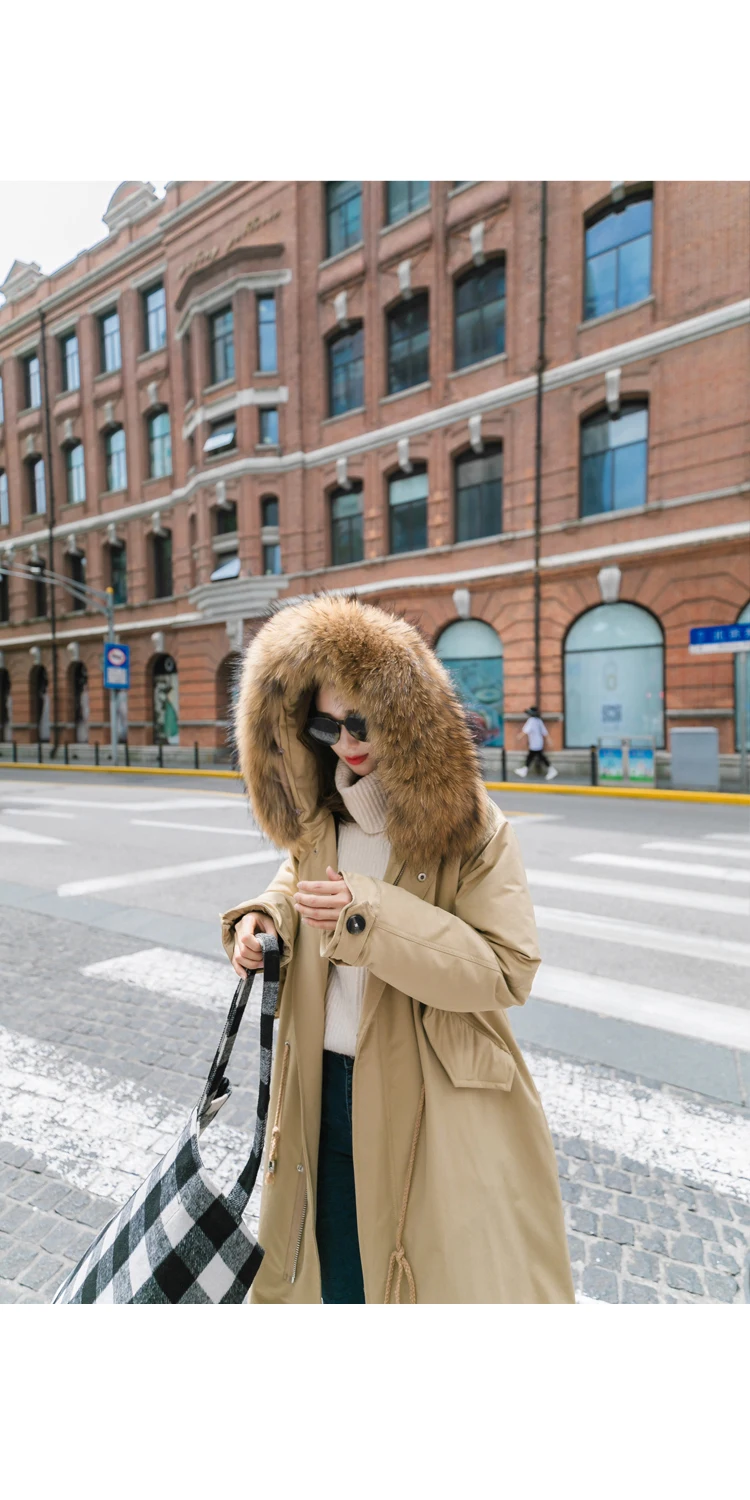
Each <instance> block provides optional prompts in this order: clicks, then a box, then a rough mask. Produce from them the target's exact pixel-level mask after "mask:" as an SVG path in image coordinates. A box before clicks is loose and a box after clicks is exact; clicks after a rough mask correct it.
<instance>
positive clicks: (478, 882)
mask: <svg viewBox="0 0 750 1500" xmlns="http://www.w3.org/2000/svg"><path fill="white" fill-rule="evenodd" d="M322 683H330V684H332V685H333V686H334V687H335V688H336V690H337V691H338V693H339V695H340V697H341V698H342V699H343V700H345V702H346V703H347V705H351V706H352V707H354V708H356V710H357V711H358V712H359V713H361V714H362V715H363V716H364V717H365V718H366V720H367V726H368V739H369V741H370V743H371V744H372V747H373V751H374V753H375V754H376V755H377V757H378V769H377V774H378V776H379V779H380V781H381V784H382V786H383V788H384V790H385V793H386V798H387V803H388V821H387V825H386V835H387V837H388V839H389V841H390V844H391V850H392V853H391V857H390V861H389V864H388V868H387V870H386V874H385V878H384V879H383V880H376V879H373V878H372V877H370V876H366V875H360V874H358V872H357V871H356V870H343V871H342V872H341V873H342V875H343V877H344V879H345V880H346V883H347V885H348V886H349V889H350V890H351V892H352V901H351V903H350V904H349V905H348V906H347V907H346V908H345V909H344V910H343V911H342V912H341V914H340V916H339V919H338V921H337V924H336V928H335V930H334V931H331V932H327V931H321V930H320V929H314V928H312V927H308V926H306V925H305V924H302V923H300V922H299V918H298V914H297V912H296V910H295V907H294V904H293V895H294V891H295V888H296V883H297V881H298V880H299V879H301V880H325V879H326V866H327V865H331V866H332V868H333V869H337V868H338V865H337V838H336V827H335V822H334V817H333V814H332V813H331V811H330V810H329V809H328V808H326V807H322V806H319V805H318V778H317V767H316V762H315V757H314V755H313V754H312V752H311V751H310V750H309V749H308V748H307V747H306V746H304V745H303V744H302V743H301V742H300V740H299V738H298V734H299V732H300V730H301V729H302V728H303V726H304V723H305V720H306V717H307V713H308V710H309V706H310V703H311V699H312V695H313V692H314V690H315V688H316V687H317V686H318V685H320V684H322ZM235 732H236V742H237V746H238V750H239V755H240V763H241V768H242V772H243V775H244V778H245V783H246V786H247V790H248V793H249V797H250V801H251V804H252V808H253V812H254V815H255V818H256V820H257V822H258V824H259V826H260V828H261V829H262V830H263V831H264V832H265V833H266V834H267V835H268V837H269V838H270V839H271V840H272V841H273V843H275V844H276V845H277V846H278V847H279V848H286V849H287V850H288V857H287V858H286V859H285V861H284V863H283V864H282V866H281V868H280V869H279V872H278V874H277V875H276V876H275V878H274V879H273V880H272V881H271V883H270V885H269V886H268V888H267V890H265V891H264V892H263V893H262V894H261V895H260V896H258V897H256V898H254V899H252V900H248V901H245V902H242V903H240V904H239V905H238V906H236V907H234V908H233V909H232V910H231V911H229V912H227V913H226V914H225V915H224V917H223V919H222V923H223V940H224V945H225V947H226V950H227V953H228V954H229V955H230V957H231V954H232V950H233V943H234V938H233V929H234V925H235V923H236V922H237V921H238V920H239V918H240V917H242V916H243V915H244V914H245V913H246V912H249V911H262V912H266V913H267V914H268V915H269V916H270V917H271V918H272V919H273V921H274V924H275V926H276V930H277V932H278V934H279V937H280V939H281V944H282V957H281V979H280V987H279V1012H278V1014H279V1028H278V1040H277V1043H276V1053H275V1059H274V1065H273V1077H272V1088H271V1106H270V1117H269V1118H270V1122H271V1123H272V1126H273V1129H272V1130H271V1132H270V1134H269V1138H268V1141H267V1145H266V1157H265V1159H264V1174H265V1175H264V1187H263V1195H262V1204H261V1217H260V1243H261V1245H262V1246H263V1247H264V1250H265V1256H264V1259H263V1263H262V1265H261V1268H260V1271H259V1273H258V1275H257V1277H256V1280H255V1282H254V1284H253V1287H252V1293H251V1299H250V1300H251V1301H252V1302H256V1303H267V1302H292V1303H296V1302H320V1299H321V1283H320V1267H319V1262H318V1253H317V1245H316V1239H315V1210H316V1179H317V1159H318V1137H319V1132H320V1113H321V1084H322V1057H323V1034H324V1020H325V1014H324V1011H325V1005H324V1002H325V992H326V986H327V978H328V966H329V964H332V963H333V964H354V965H360V966H364V967H366V968H367V970H368V977H367V982H366V986H365V992H364V1000H363V1009H362V1017H361V1023H360V1029H359V1035H358V1040H357V1051H356V1058H355V1063H354V1088H353V1120H352V1134H353V1154H354V1175H355V1183H356V1201H357V1225H358V1232H359V1243H360V1253H361V1258H362V1270H363V1276H364V1287H365V1300H366V1301H367V1302H384V1301H415V1300H416V1301H418V1302H440V1303H457V1302H573V1301H574V1292H573V1285H572V1278H571V1272H570V1262H569V1257H568V1248H567V1241H566V1235H565V1226H564V1220H563V1210H562V1201H561V1195H560V1187H559V1183H558V1177H557V1166H556V1160H555V1153H554V1149H553V1145H552V1139H551V1136H550V1132H549V1129H548V1127H547V1122H546V1120H545V1116H544V1112H543V1109H542V1105H541V1101H540V1098H539V1095H538V1093H537V1090H536V1088H535V1086H534V1083H533V1082H532V1079H531V1077H530V1075H529V1071H528V1069H527V1067H526V1064H525V1062H524V1060H523V1057H522V1056H521V1053H520V1052H519V1049H518V1047H517V1045H516V1043H515V1041H514V1039H513V1032H512V1030H511V1027H510V1025H509V1022H508V1018H507V1010H508V1007H509V1006H511V1005H522V1004H523V1002H524V1000H525V999H526V997H527V995H528V993H529V990H530V988H531V982H532V979H533V977H534V973H535V971H536V968H537V966H538V963H539V952H538V948H537V937H536V928H535V924H534V915H533V909H532V904H531V900H530V897H529V892H528V888H527V885H526V879H525V876H524V871H523V866H522V862H521V858H520V854H519V850H518V845H517V841H516V837H515V834H514V832H513V829H512V828H511V827H510V825H509V824H508V822H507V821H506V819H505V817H504V816H503V814H502V812H501V811H500V810H499V808H498V807H497V806H496V805H495V803H493V802H492V801H491V799H490V798H489V797H488V795H487V792H486V789H485V787H484V785H483V782H482V779H481V772H480V767H479V762H478V758H477V754H476V751H475V749H474V746H473V743H472V740H471V736H470V733H469V730H468V727H467V724H466V721H465V718H464V715H463V712H462V710H461V708H460V705H459V703H458V700H457V698H456V695H455V692H454V690H453V688H452V685H451V682H450V679H449V677H448V675H447V673H446V671H445V669H444V668H443V667H442V666H441V664H440V662H439V661H438V660H437V658H436V657H435V655H434V654H433V652H432V651H431V650H430V649H429V647H428V646H427V645H426V644H425V642H424V641H423V639H422V637H421V636H420V634H419V633H418V631H417V630H416V629H415V628H414V627H413V626H411V625H409V624H408V623H407V622H406V621H405V620H403V619H401V618H397V617H395V616H392V615H389V614H386V613H385V612H384V611H382V610H380V609H377V608H374V607H373V606H371V605H367V604H363V603H361V602H360V601H359V600H357V599H354V598H352V597H342V596H333V595H327V594H322V595H319V596H317V597H316V598H314V599H312V600H308V601H305V602H302V603H300V604H294V605H289V606H287V607H285V608H282V609H279V610H278V611H277V612H275V613H274V614H273V615H272V616H271V618H270V619H269V620H268V621H267V622H266V623H265V624H264V625H263V626H262V627H261V629H260V631H259V632H258V634H257V636H256V637H255V638H254V640H253V641H252V642H251V644H250V647H249V648H248V651H247V653H246V656H245V661H244V665H243V672H242V679H241V685H240V691H239V695H238V699H237V706H236V721H235Z"/></svg>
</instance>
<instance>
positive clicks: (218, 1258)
mask: <svg viewBox="0 0 750 1500" xmlns="http://www.w3.org/2000/svg"><path fill="white" fill-rule="evenodd" d="M256 936H257V938H258V941H259V942H260V943H261V945H262V947H263V998H262V1002H261V1013H260V1081H259V1085H258V1106H257V1113H256V1121H255V1137H254V1140H253V1149H252V1151H251V1153H250V1157H249V1159H248V1161H247V1163H246V1165H245V1166H244V1167H243V1169H242V1172H241V1173H240V1176H239V1178H238V1179H237V1182H236V1183H235V1185H234V1187H233V1188H232V1190H231V1192H229V1193H228V1194H227V1195H226V1196H225V1195H224V1193H222V1192H221V1191H220V1189H219V1188H218V1187H217V1186H216V1185H215V1183H214V1182H212V1180H211V1177H210V1175H209V1173H208V1172H207V1171H206V1168H205V1166H204V1165H203V1161H202V1159H201V1153H200V1147H199V1144H198V1139H199V1136H200V1134H201V1132H202V1131H203V1130H204V1129H205V1127H206V1125H208V1124H209V1122H210V1121H211V1120H213V1118H214V1117H215V1115H216V1114H218V1111H219V1110H220V1109H221V1106H222V1105H223V1104H224V1103H226V1100H227V1099H228V1098H229V1095H230V1093H231V1085H230V1083H229V1079H228V1078H227V1074H226V1070H227V1066H228V1064H229V1059H230V1057H231V1055H232V1048H233V1047H234V1043H235V1039H236V1036H237V1032H238V1031H239V1027H240V1022H241V1020H242V1017H243V1014H244V1011H245V1007H246V1005H247V1002H248V999H249V998H250V990H251V988H252V983H253V979H254V977H255V971H254V970H249V971H248V975H247V978H246V979H244V980H240V983H239V984H238V986H237V989H236V990H235V993H234V998H233V1000H232V1003H231V1006H230V1007H229V1014H228V1016H227V1019H226V1023H225V1026H224V1030H223V1032H222V1036H221V1041H220V1043H219V1047H218V1050H217V1053H216V1056H215V1058H214V1060H213V1063H212V1064H211V1069H210V1072H209V1075H208V1078H207V1080H206V1085H205V1088H204V1090H203V1093H202V1095H201V1098H200V1100H199V1102H198V1104H197V1105H196V1107H195V1109H194V1110H193V1112H192V1114H191V1116H190V1119H189V1120H188V1122H187V1124H186V1125H185V1128H184V1130H183V1131H182V1132H181V1134H180V1135H179V1136H178V1137H177V1140H176V1141H175V1142H174V1143H173V1145H172V1146H171V1147H170V1149H169V1150H168V1151H167V1152H166V1154H165V1155H164V1156H163V1157H162V1160H161V1161H160V1162H159V1164H158V1166H156V1167H154V1169H153V1171H152V1172H151V1173H150V1174H149V1176H148V1177H147V1178H146V1180H145V1182H142V1183H141V1186H140V1187H139V1188H136V1191H135V1192H134V1193H133V1196H132V1197H131V1198H130V1199H129V1201H128V1202H127V1203H126V1204H125V1207H124V1208H121V1209H120V1210H119V1212H118V1213H116V1214H114V1215H113V1217H112V1218H111V1219H110V1220H109V1222H108V1223H107V1224H105V1226H104V1228H103V1229H101V1230H100V1231H99V1233H98V1234H97V1236H96V1239H95V1240H94V1241H93V1243H92V1245H91V1246H90V1247H89V1249H88V1250H87V1251H86V1254H85V1255H84V1256H83V1258H82V1259H81V1260H80V1261H79V1263H78V1265H77V1266H76V1267H75V1270H73V1271H71V1272H70V1274H69V1275H68V1276H67V1277H66V1279H65V1281H64V1282H63V1283H62V1285H61V1286H60V1287H59V1288H58V1290H57V1292H56V1293H55V1296H54V1297H53V1299H52V1300H53V1302H55V1303H60V1302H244V1300H245V1298H246V1297H247V1293H248V1290H249V1288H250V1286H251V1285H252V1282H253V1280H254V1278H255V1277H256V1275H257V1273H258V1270H259V1267H260V1263H261V1261H262V1259H263V1251H262V1249H261V1247H260V1245H258V1244H257V1243H256V1241H255V1240H254V1239H253V1237H252V1235H251V1233H250V1230H249V1229H248V1227H247V1225H246V1224H245V1222H244V1219H243V1213H244V1210H245V1208H246V1207H247V1203H248V1200H249V1198H250V1194H251V1193H252V1191H253V1188H254V1187H255V1181H256V1178H257V1176H258V1169H259V1167H260V1162H261V1157H262V1155H263V1145H264V1141H265V1135H266V1119H267V1116H268V1100H269V1092H270V1080H271V1052H272V1048H273V1022H274V1015H275V1012H276V1001H277V997H278V992H279V947H278V943H277V941H276V939H275V938H273V937H271V936H270V935H269V934H267V933H264V932H258V933H257V934H256Z"/></svg>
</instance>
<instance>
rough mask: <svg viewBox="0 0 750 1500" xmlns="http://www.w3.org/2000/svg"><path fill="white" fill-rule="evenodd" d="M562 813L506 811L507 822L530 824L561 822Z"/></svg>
mask: <svg viewBox="0 0 750 1500" xmlns="http://www.w3.org/2000/svg"><path fill="white" fill-rule="evenodd" d="M562 818H563V815H562V813H523V812H521V813H506V814H505V820H506V822H507V823H517V824H519V826H520V825H522V824H524V823H525V824H527V825H528V824H530V823H561V822H562Z"/></svg>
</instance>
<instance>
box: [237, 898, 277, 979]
mask: <svg viewBox="0 0 750 1500" xmlns="http://www.w3.org/2000/svg"><path fill="white" fill-rule="evenodd" d="M256 932H267V933H268V935H269V937H275V938H276V940H277V941H278V936H279V934H278V932H277V931H276V928H275V927H274V925H273V918H272V917H268V916H266V913H265V912H264V911H249V912H246V913H245V916H244V917H240V920H239V922H238V923H237V925H236V927H235V929H234V953H233V954H232V968H233V969H234V972H235V974H236V975H237V977H238V979H245V978H246V977H247V970H248V969H262V968H263V949H262V948H261V945H260V943H259V942H258V939H257V937H256V936H255V934H256Z"/></svg>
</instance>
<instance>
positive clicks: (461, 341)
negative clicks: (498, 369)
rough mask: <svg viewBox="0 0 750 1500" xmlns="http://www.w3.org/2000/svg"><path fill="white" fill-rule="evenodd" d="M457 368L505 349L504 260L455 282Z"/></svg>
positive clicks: (472, 271) (503, 351)
mask: <svg viewBox="0 0 750 1500" xmlns="http://www.w3.org/2000/svg"><path fill="white" fill-rule="evenodd" d="M455 314H456V327H455V355H454V358H455V362H456V369H457V370H463V369H465V368H466V366H467V365H476V364H478V363H479V361H480V360H483V359H494V358H495V356H496V355H498V354H504V353H505V263H504V262H503V261H501V260H496V261H490V263H489V264H488V265H486V266H479V267H476V268H475V269H474V270H471V271H469V272H468V274H467V275H466V276H462V277H461V279H460V281H458V282H457V283H456V297H455Z"/></svg>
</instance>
